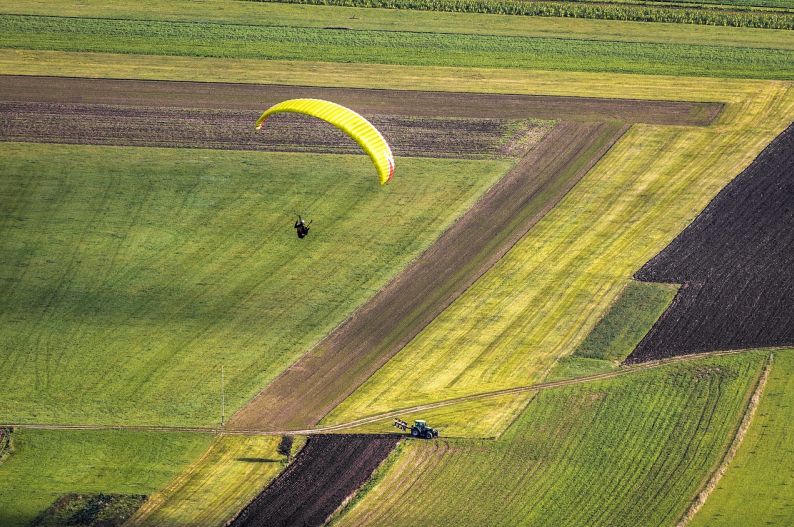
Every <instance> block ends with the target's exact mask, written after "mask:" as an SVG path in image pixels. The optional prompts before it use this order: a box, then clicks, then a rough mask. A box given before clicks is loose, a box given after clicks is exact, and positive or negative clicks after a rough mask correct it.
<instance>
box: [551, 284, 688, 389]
mask: <svg viewBox="0 0 794 527" xmlns="http://www.w3.org/2000/svg"><path fill="white" fill-rule="evenodd" d="M677 291H678V287H677V286H675V285H670V284H652V283H645V282H635V281H633V280H632V281H631V282H629V283H628V285H626V287H625V288H624V289H623V291H621V293H620V296H618V297H617V299H616V300H615V303H614V304H612V306H611V307H610V308H609V311H607V313H606V314H605V315H604V318H602V319H601V320H599V321H598V324H596V326H595V327H594V328H593V331H591V332H590V333H589V334H588V335H587V337H585V339H584V340H583V341H582V343H581V344H579V346H578V347H577V348H576V349H575V350H574V352H573V353H572V354H571V355H570V356H568V357H563V358H561V359H560V360H559V361H558V362H557V364H556V365H555V366H554V368H553V369H552V370H551V372H549V375H548V377H547V379H548V380H556V379H565V378H575V377H581V376H583V375H587V374H589V373H598V372H601V371H609V370H611V369H614V368H615V367H616V366H617V365H618V364H620V363H621V362H622V361H623V359H625V358H626V357H627V356H628V355H629V354H630V353H631V351H632V350H633V349H634V347H635V346H636V345H637V344H639V342H640V341H641V340H642V337H644V336H645V333H647V332H648V330H649V329H651V326H653V324H654V322H656V321H657V320H658V319H659V317H660V316H661V315H662V313H664V310H665V309H667V307H668V306H669V305H670V302H672V301H673V298H674V297H675V295H676V292H677Z"/></svg>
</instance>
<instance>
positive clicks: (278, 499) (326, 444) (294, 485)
mask: <svg viewBox="0 0 794 527" xmlns="http://www.w3.org/2000/svg"><path fill="white" fill-rule="evenodd" d="M400 439H401V437H400V436H396V435H394V436H375V435H333V436H329V435H318V436H313V437H310V438H309V440H308V441H307V442H306V445H305V446H304V447H303V449H301V451H300V453H299V454H298V455H297V457H296V458H295V461H294V462H292V463H291V464H290V465H289V467H287V469H286V470H285V471H284V472H282V473H281V474H280V475H279V476H278V477H277V478H276V479H275V480H273V481H272V482H271V483H270V485H268V487H267V488H265V490H264V491H262V492H261V493H260V494H259V496H257V497H256V498H255V499H254V500H253V501H252V502H251V503H250V504H249V505H248V506H247V507H245V508H244V509H243V510H242V511H241V512H240V513H239V514H238V515H237V517H236V518H234V520H232V521H231V522H230V523H229V525H231V526H233V527H247V526H254V525H257V526H258V525H268V526H273V527H280V526H285V527H286V526H292V525H302V526H319V525H323V524H324V523H325V521H326V519H327V518H328V517H329V516H330V515H331V514H332V513H333V512H334V511H335V510H336V509H337V508H338V507H339V505H340V504H341V503H343V502H344V500H345V499H346V498H347V497H348V496H349V495H351V494H352V493H353V492H355V491H356V490H357V489H358V488H359V487H360V486H361V485H362V484H363V483H364V482H365V481H367V480H368V479H369V478H370V476H371V475H372V472H373V471H374V470H375V469H376V468H377V467H378V465H380V463H381V462H382V461H383V460H384V459H386V456H388V455H389V452H391V451H392V449H394V447H395V446H396V445H397V443H398V442H399V441H400Z"/></svg>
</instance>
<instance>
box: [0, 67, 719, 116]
mask: <svg viewBox="0 0 794 527" xmlns="http://www.w3.org/2000/svg"><path fill="white" fill-rule="evenodd" d="M296 97H314V98H320V99H329V100H332V101H335V102H338V103H339V104H342V105H345V106H349V107H351V108H353V109H354V110H356V111H358V112H361V113H364V114H370V115H373V114H384V115H409V116H413V117H444V118H448V117H467V118H484V119H526V118H539V119H562V120H572V121H580V122H583V121H590V122H592V121H623V122H626V123H649V124H667V125H694V126H705V125H709V124H711V123H712V122H713V120H714V119H715V118H716V116H717V115H719V113H720V111H721V110H722V104H720V103H696V102H678V101H644V100H633V99H597V98H589V97H556V96H545V95H541V96H536V95H501V94H500V95H495V94H481V93H454V92H427V91H405V90H372V89H359V88H322V87H309V86H281V85H253V84H227V83H202V82H174V81H142V80H117V79H84V78H68V77H33V76H30V77H28V76H16V75H5V76H2V75H0V98H2V100H5V101H16V102H49V103H60V104H67V103H82V104H106V105H123V106H144V107H153V106H164V107H169V108H204V109H212V110H253V111H257V112H261V111H263V110H264V109H265V108H266V107H267V106H269V105H272V104H275V103H277V102H280V101H283V100H284V99H291V98H296Z"/></svg>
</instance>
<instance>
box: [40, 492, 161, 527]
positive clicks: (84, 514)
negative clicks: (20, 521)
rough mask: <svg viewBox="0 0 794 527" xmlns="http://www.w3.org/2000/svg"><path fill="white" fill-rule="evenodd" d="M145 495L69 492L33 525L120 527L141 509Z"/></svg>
mask: <svg viewBox="0 0 794 527" xmlns="http://www.w3.org/2000/svg"><path fill="white" fill-rule="evenodd" d="M144 501H146V496H144V495H141V494H131V495H128V494H102V493H100V494H76V493H72V494H65V495H63V496H61V497H60V498H58V499H57V500H55V503H53V504H52V505H50V506H49V507H48V508H47V509H46V510H45V511H44V512H42V513H41V514H39V516H38V517H36V519H35V520H33V522H32V523H31V527H63V526H66V525H69V526H75V527H116V526H119V525H122V524H123V523H124V522H126V521H127V519H128V518H129V517H130V516H132V515H133V514H134V513H135V511H137V510H138V509H139V508H140V506H141V505H143V502H144Z"/></svg>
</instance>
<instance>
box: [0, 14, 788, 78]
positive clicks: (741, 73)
mask: <svg viewBox="0 0 794 527" xmlns="http://www.w3.org/2000/svg"><path fill="white" fill-rule="evenodd" d="M120 35H123V36H124V38H118V37H119V36H120ZM0 47H4V48H8V49H31V50H53V51H73V52H105V53H122V54H140V55H165V56H168V55H175V56H197V57H224V58H232V59H234V58H237V59H270V60H305V61H311V60H323V61H328V62H364V63H383V64H402V65H416V66H464V67H483V66H488V67H497V68H498V67H501V68H524V69H545V70H574V71H605V72H628V73H645V74H657V75H659V74H677V75H690V76H694V75H702V76H715V77H749V78H781V79H791V78H794V68H793V67H792V66H791V65H792V64H793V63H794V51H792V50H786V49H768V48H767V49H757V48H740V47H733V46H729V47H723V46H712V45H689V44H671V43H649V42H617V41H611V42H610V41H601V42H599V41H589V40H574V39H550V38H540V37H533V38H527V37H507V36H491V35H462V34H446V33H413V32H383V31H372V30H360V31H350V30H339V29H322V28H305V27H278V26H258V25H241V24H219V23H202V22H170V21H151V20H113V19H91V18H69V17H42V16H19V15H2V16H0Z"/></svg>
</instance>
